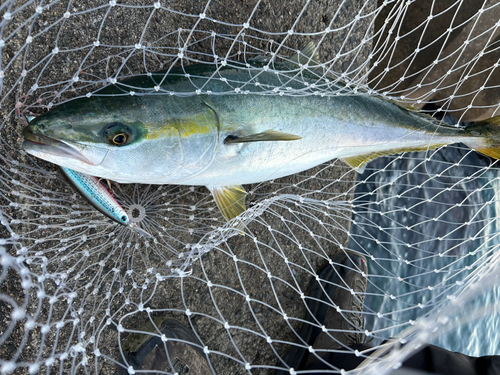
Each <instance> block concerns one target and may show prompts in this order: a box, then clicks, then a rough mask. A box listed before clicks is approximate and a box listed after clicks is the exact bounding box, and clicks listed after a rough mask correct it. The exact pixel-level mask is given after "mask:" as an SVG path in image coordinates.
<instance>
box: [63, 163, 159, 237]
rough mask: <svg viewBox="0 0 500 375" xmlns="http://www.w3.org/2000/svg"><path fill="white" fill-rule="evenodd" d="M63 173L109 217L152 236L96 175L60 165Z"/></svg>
mask: <svg viewBox="0 0 500 375" xmlns="http://www.w3.org/2000/svg"><path fill="white" fill-rule="evenodd" d="M60 169H61V171H62V172H63V174H64V175H65V176H66V177H67V179H68V180H69V181H70V182H71V184H72V185H73V186H74V187H75V188H76V189H77V190H78V191H79V192H80V194H82V195H83V196H84V197H85V199H87V200H88V201H89V203H90V204H92V206H94V207H95V208H96V209H97V210H98V211H100V212H101V213H103V214H104V215H106V216H107V217H109V218H110V219H111V220H113V221H115V222H117V223H118V224H121V225H125V226H127V227H129V228H130V229H133V230H135V231H137V232H139V234H140V235H142V236H145V237H152V236H151V235H150V234H149V233H148V232H146V231H144V230H143V229H141V228H139V227H138V226H137V225H136V224H135V223H134V222H133V221H132V220H131V219H130V217H129V216H128V214H127V212H126V211H125V210H124V209H123V208H122V206H120V204H119V203H118V202H117V201H116V200H115V199H114V198H113V197H112V195H111V194H110V193H109V191H108V190H107V189H106V188H105V187H104V186H103V185H102V184H101V183H100V182H99V180H98V179H97V178H96V177H93V176H89V175H86V174H84V173H80V172H77V171H74V170H72V169H69V168H64V167H60Z"/></svg>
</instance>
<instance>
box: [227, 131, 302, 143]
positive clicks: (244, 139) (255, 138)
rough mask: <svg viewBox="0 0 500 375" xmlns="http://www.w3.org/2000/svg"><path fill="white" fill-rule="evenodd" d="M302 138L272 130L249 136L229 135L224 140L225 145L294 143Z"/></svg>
mask: <svg viewBox="0 0 500 375" xmlns="http://www.w3.org/2000/svg"><path fill="white" fill-rule="evenodd" d="M298 139H302V137H300V136H298V135H295V134H288V133H282V132H277V131H274V130H266V131H264V132H262V133H256V134H249V135H243V136H239V135H230V136H228V137H226V139H225V140H224V143H225V144H233V143H248V142H269V141H296V140H298Z"/></svg>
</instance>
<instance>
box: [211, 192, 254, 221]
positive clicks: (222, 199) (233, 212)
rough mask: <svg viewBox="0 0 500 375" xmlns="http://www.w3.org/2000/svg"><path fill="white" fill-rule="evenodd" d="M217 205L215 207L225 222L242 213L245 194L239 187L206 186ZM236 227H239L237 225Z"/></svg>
mask: <svg viewBox="0 0 500 375" xmlns="http://www.w3.org/2000/svg"><path fill="white" fill-rule="evenodd" d="M207 188H208V190H210V192H211V193H212V195H213V196H214V199H215V203H217V207H219V210H220V211H221V213H222V215H223V216H224V218H225V219H226V220H227V221H230V220H232V219H234V218H235V217H237V216H238V215H239V214H241V213H243V212H244V211H245V210H246V208H245V197H246V195H247V192H246V191H245V189H244V188H243V186H241V185H234V186H207ZM236 226H238V227H239V225H238V224H236Z"/></svg>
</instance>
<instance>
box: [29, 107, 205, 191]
mask: <svg viewBox="0 0 500 375" xmlns="http://www.w3.org/2000/svg"><path fill="white" fill-rule="evenodd" d="M110 102H111V101H110V100H107V101H104V100H102V99H100V98H96V100H92V98H91V99H87V98H84V99H83V100H81V101H80V100H75V101H74V102H68V103H66V104H62V105H60V106H58V107H56V108H55V109H53V110H51V111H49V112H47V113H45V114H43V115H40V116H38V117H36V118H33V119H32V120H31V121H30V122H29V123H28V126H27V127H26V128H25V129H24V130H23V135H24V137H25V141H24V143H23V148H24V149H25V150H26V151H27V152H28V153H29V154H31V155H33V156H36V157H38V158H41V159H44V160H46V161H49V162H51V163H54V164H57V165H59V166H63V167H66V168H70V169H73V170H76V171H78V172H81V173H85V174H89V175H92V176H96V177H101V178H106V179H110V180H114V181H117V182H123V183H131V182H137V183H176V181H177V180H179V179H182V178H185V177H186V176H179V175H178V173H177V172H178V171H185V170H186V168H185V165H184V164H186V163H187V162H185V160H184V159H186V154H189V152H188V151H190V150H192V151H193V152H197V153H199V154H200V155H205V154H206V152H205V150H204V149H203V147H205V146H206V147H209V146H210V147H212V146H211V145H210V144H208V145H207V144H206V142H202V140H200V137H199V136H198V135H200V134H198V133H197V134H194V135H193V134H191V133H189V132H188V131H184V133H183V132H182V131H181V130H180V129H181V128H183V129H184V128H185V126H184V127H181V126H179V124H184V125H185V124H186V123H189V122H188V121H185V119H179V118H177V117H175V116H171V118H169V117H168V116H166V118H162V119H161V120H160V121H158V115H155V116H156V117H154V116H153V115H152V114H151V112H152V110H149V111H148V110H145V109H144V105H140V103H139V104H137V102H133V101H130V102H124V101H121V102H118V101H114V102H112V103H113V104H109V103H110ZM117 103H118V104H117ZM201 135H203V134H201ZM193 139H194V140H193ZM188 142H191V143H192V145H191V146H189V145H188ZM212 143H213V142H212ZM188 146H189V147H188ZM189 164H190V165H192V166H193V168H192V169H191V170H189V171H188V172H183V173H185V174H192V173H195V172H196V171H195V169H196V168H204V167H205V166H204V165H203V163H191V162H189Z"/></svg>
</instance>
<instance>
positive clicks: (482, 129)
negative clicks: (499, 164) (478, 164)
mask: <svg viewBox="0 0 500 375" xmlns="http://www.w3.org/2000/svg"><path fill="white" fill-rule="evenodd" d="M466 132H467V133H468V134H469V135H471V136H472V138H471V143H470V144H469V143H466V144H467V146H469V147H470V148H472V149H474V150H476V151H477V152H479V153H481V154H483V155H486V156H489V157H490V158H493V159H500V116H496V117H492V118H490V119H487V120H483V121H478V122H476V123H474V124H472V125H469V126H468V127H467V128H466ZM477 138H480V139H481V141H480V142H478V143H479V144H478V145H476V144H474V143H476V142H474V141H472V140H473V139H477Z"/></svg>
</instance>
